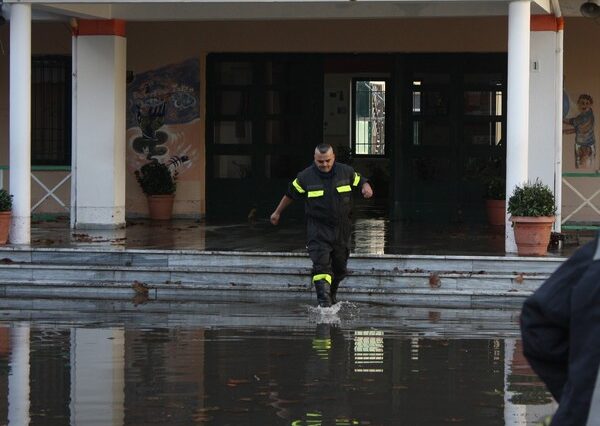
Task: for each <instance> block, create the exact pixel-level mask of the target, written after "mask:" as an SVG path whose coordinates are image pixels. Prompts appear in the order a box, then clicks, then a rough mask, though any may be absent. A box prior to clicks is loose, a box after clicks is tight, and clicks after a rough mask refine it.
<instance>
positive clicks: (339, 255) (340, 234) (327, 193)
mask: <svg viewBox="0 0 600 426" xmlns="http://www.w3.org/2000/svg"><path fill="white" fill-rule="evenodd" d="M355 190H360V191H361V193H362V196H363V197H364V198H371V197H372V196H373V189H372V188H371V185H370V184H369V182H368V180H367V179H365V178H364V177H362V176H360V175H359V174H358V173H356V172H355V171H354V169H353V168H352V167H350V166H348V165H346V164H342V163H336V162H335V155H334V153H333V148H332V147H331V145H329V144H320V145H318V146H317V147H316V148H315V155H314V164H312V165H311V166H309V167H307V168H306V169H304V170H302V171H301V172H300V173H298V176H297V177H296V179H295V180H294V181H293V182H292V183H290V185H289V187H288V190H287V192H286V194H285V195H284V196H283V198H282V199H281V201H280V202H279V205H278V206H277V208H276V209H275V211H274V212H273V214H272V215H271V223H272V224H273V225H277V224H278V223H279V218H280V217H281V213H282V212H283V210H285V208H286V207H288V206H289V205H290V204H291V203H292V202H293V201H294V200H301V199H303V200H304V201H305V214H306V234H307V235H306V237H307V238H306V240H307V244H306V248H307V249H308V254H309V255H310V259H311V260H312V263H313V271H312V274H313V275H312V282H313V284H314V286H315V291H316V293H317V301H318V303H319V306H323V307H328V306H331V305H332V304H334V303H336V298H335V296H336V293H337V289H338V286H339V284H340V281H342V280H343V279H344V277H345V276H346V264H347V263H348V256H349V254H350V233H351V228H352V223H351V214H352V193H353V192H354V191H355Z"/></svg>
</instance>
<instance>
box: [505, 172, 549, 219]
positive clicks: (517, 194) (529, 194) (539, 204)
mask: <svg viewBox="0 0 600 426" xmlns="http://www.w3.org/2000/svg"><path fill="white" fill-rule="evenodd" d="M508 212H509V213H510V214H511V215H513V216H530V217H539V216H554V214H555V213H556V205H555V199H554V194H553V193H552V190H550V188H549V187H548V186H547V185H544V184H543V183H542V182H540V180H539V179H536V181H535V182H534V183H531V182H527V183H525V184H524V185H523V186H517V187H516V188H515V190H514V191H513V193H512V195H511V196H510V198H509V199H508Z"/></svg>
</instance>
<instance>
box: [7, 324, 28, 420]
mask: <svg viewBox="0 0 600 426" xmlns="http://www.w3.org/2000/svg"><path fill="white" fill-rule="evenodd" d="M10 334H11V336H10V346H11V348H10V349H11V350H10V373H9V374H8V424H9V426H13V425H19V426H21V425H28V424H29V420H30V419H29V404H30V401H29V327H28V326H25V327H19V326H15V327H14V328H11V333H10Z"/></svg>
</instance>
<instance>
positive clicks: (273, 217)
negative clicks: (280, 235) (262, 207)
mask: <svg viewBox="0 0 600 426" xmlns="http://www.w3.org/2000/svg"><path fill="white" fill-rule="evenodd" d="M280 217H281V215H280V214H279V213H277V212H273V214H272V215H271V223H272V224H273V225H275V226H277V225H278V224H279V218H280Z"/></svg>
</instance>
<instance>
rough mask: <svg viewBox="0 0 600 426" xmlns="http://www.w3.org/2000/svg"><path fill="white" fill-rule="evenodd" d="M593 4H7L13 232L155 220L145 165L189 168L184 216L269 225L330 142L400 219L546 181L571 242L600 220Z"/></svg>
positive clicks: (7, 163)
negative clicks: (46, 216)
mask: <svg viewBox="0 0 600 426" xmlns="http://www.w3.org/2000/svg"><path fill="white" fill-rule="evenodd" d="M581 3H582V1H575V0H561V1H554V0H553V1H548V0H546V1H542V0H540V1H527V0H515V1H504V0H498V1H476V0H473V1H462V2H456V1H441V0H440V1H420V2H409V1H394V2H391V1H390V2H371V1H360V0H358V1H352V2H346V1H329V2H310V1H280V2H243V1H239V2H235V1H222V2H212V1H196V2H185V3H179V2H168V1H165V2H143V1H140V2H127V3H126V2H119V1H107V2H95V3H89V2H85V1H79V2H77V1H73V2H67V3H65V2H54V1H36V0H30V1H28V2H12V1H6V2H5V3H4V6H3V15H4V16H5V17H7V18H8V25H4V26H3V27H0V41H2V44H3V46H4V49H5V54H4V55H3V56H2V57H1V58H0V73H1V74H2V79H1V81H2V86H1V87H0V105H1V108H0V124H1V126H0V129H1V130H0V131H1V132H2V135H3V136H2V137H1V138H0V167H2V180H1V181H0V183H2V185H3V186H4V187H6V188H10V192H11V193H13V194H14V197H15V199H14V200H15V203H14V204H15V206H14V211H13V216H14V224H13V229H12V230H11V241H13V242H15V243H28V242H29V238H30V231H29V226H30V217H31V213H32V211H33V212H34V213H36V212H37V213H55V214H56V213H61V214H68V215H69V216H70V218H71V225H72V226H73V227H75V228H86V227H88V228H89V227H92V228H98V227H108V228H112V227H121V226H124V224H125V218H126V217H134V216H145V215H146V214H147V208H146V201H145V197H144V195H143V193H142V192H141V190H140V188H139V186H138V184H137V182H136V180H135V175H134V171H135V170H137V169H139V167H141V166H142V165H143V164H145V163H146V162H148V161H159V162H163V163H167V164H168V165H169V167H171V168H172V170H176V171H177V173H178V176H179V179H178V189H177V195H176V201H175V215H176V216H179V217H203V216H208V217H219V218H220V217H227V218H231V219H236V218H246V217H247V216H248V214H250V213H252V212H253V211H254V212H255V213H256V214H258V215H261V216H265V217H266V216H267V215H268V214H269V212H270V209H271V208H272V207H273V205H274V204H275V203H276V201H277V199H278V198H279V197H280V196H281V193H282V190H283V188H284V187H285V185H286V183H287V182H288V181H289V179H290V178H291V177H293V175H294V173H295V172H296V171H297V170H299V169H301V168H302V167H304V166H305V165H306V164H308V163H309V162H310V161H311V155H312V154H311V152H312V147H313V146H314V145H315V144H316V143H318V142H321V141H325V142H329V143H331V144H332V145H334V146H335V147H336V150H337V153H338V158H341V159H343V160H344V161H352V162H353V164H355V165H356V167H357V168H358V169H360V170H363V171H364V173H365V174H368V175H370V176H371V177H372V179H373V181H374V184H375V187H376V193H377V194H378V196H379V200H378V201H379V204H380V205H381V206H382V207H383V208H384V209H385V212H386V214H387V215H389V217H390V218H392V219H394V220H409V221H436V222H440V221H441V222H444V221H449V222H458V221H463V222H477V221H482V220H484V219H483V218H484V210H483V202H482V198H483V195H484V189H485V182H486V179H489V178H490V177H491V176H493V177H499V178H501V179H502V180H503V181H504V182H505V183H506V189H507V193H509V194H510V192H511V190H512V189H513V188H514V187H515V186H516V185H518V184H521V183H523V182H524V181H527V180H529V181H533V180H536V179H540V180H541V181H542V182H543V183H545V184H547V185H549V186H550V187H551V188H552V189H553V190H554V193H555V195H556V197H557V204H558V207H559V209H558V210H559V214H558V216H557V220H556V223H555V230H557V231H560V230H561V227H562V226H563V225H564V226H573V225H575V226H581V225H593V224H597V223H600V209H598V208H597V207H596V205H595V204H594V203H595V197H596V195H598V192H596V191H597V190H596V188H597V182H598V181H597V180H596V179H597V176H596V175H597V173H596V171H597V169H598V158H597V157H596V152H595V149H596V147H595V134H596V133H597V131H595V123H594V116H593V100H594V99H596V98H598V96H600V94H599V92H600V81H599V80H598V76H597V72H595V70H596V69H597V68H598V66H599V65H600V57H598V55H597V54H596V53H595V51H596V49H594V48H593V40H597V39H598V36H599V33H600V28H598V26H597V25H596V24H595V23H594V20H593V19H590V18H585V17H583V16H581V14H580V11H579V7H580V5H581ZM563 82H564V84H563ZM506 250H507V251H508V252H514V251H515V247H514V241H513V237H512V228H511V227H510V226H507V227H506Z"/></svg>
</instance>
